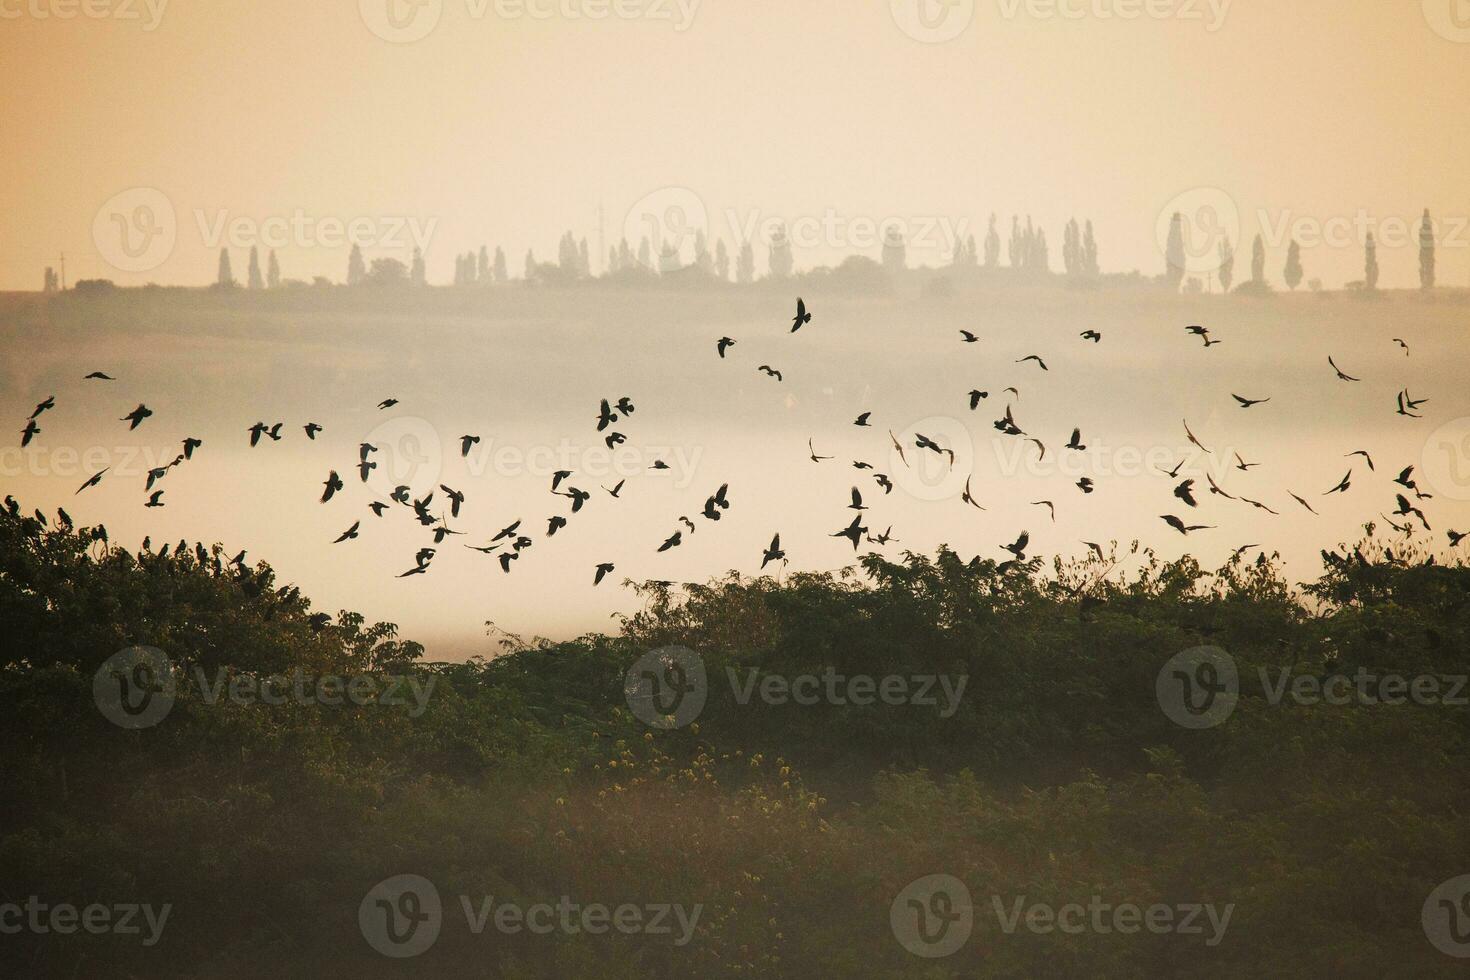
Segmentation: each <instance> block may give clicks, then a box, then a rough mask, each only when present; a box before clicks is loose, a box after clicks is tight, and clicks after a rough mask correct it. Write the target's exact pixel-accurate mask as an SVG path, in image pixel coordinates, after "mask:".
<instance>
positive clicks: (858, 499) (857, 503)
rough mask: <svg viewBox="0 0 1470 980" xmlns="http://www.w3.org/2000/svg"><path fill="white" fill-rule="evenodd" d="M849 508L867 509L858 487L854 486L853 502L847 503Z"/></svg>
mask: <svg viewBox="0 0 1470 980" xmlns="http://www.w3.org/2000/svg"><path fill="white" fill-rule="evenodd" d="M847 507H848V509H849V510H867V509H868V508H866V507H864V506H863V495H862V493H861V492H860V491H859V490H858V488H857V487H853V488H852V503H850V504H848V505H847Z"/></svg>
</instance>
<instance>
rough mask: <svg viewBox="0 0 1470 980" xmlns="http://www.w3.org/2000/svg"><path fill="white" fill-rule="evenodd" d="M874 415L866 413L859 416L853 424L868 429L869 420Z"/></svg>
mask: <svg viewBox="0 0 1470 980" xmlns="http://www.w3.org/2000/svg"><path fill="white" fill-rule="evenodd" d="M872 414H873V413H872V412H864V413H863V414H861V415H859V416H858V417H857V418H856V419H855V420H853V423H852V424H853V425H856V426H860V427H863V428H866V427H867V426H868V419H869V418H870V417H871V416H872Z"/></svg>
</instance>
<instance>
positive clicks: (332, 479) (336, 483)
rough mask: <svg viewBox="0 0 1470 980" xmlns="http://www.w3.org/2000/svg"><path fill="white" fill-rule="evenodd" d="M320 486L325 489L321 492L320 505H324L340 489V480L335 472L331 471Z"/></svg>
mask: <svg viewBox="0 0 1470 980" xmlns="http://www.w3.org/2000/svg"><path fill="white" fill-rule="evenodd" d="M322 486H323V487H325V488H326V489H324V490H323V491H322V503H326V502H327V501H328V500H331V499H332V496H333V495H334V494H335V493H336V492H337V491H338V490H341V489H342V478H341V477H339V476H338V475H337V471H336V470H332V471H331V472H330V473H328V474H327V478H326V480H324V481H323V482H322Z"/></svg>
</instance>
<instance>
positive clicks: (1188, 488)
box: [1174, 480, 1199, 507]
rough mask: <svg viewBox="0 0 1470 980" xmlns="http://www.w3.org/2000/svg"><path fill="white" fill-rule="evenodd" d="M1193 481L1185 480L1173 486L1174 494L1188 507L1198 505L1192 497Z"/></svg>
mask: <svg viewBox="0 0 1470 980" xmlns="http://www.w3.org/2000/svg"><path fill="white" fill-rule="evenodd" d="M1193 491H1194V481H1193V480H1185V481H1184V482H1183V483H1181V484H1179V485H1178V486H1177V487H1175V488H1174V496H1176V497H1178V498H1179V499H1180V500H1182V501H1184V502H1185V503H1186V504H1187V505H1189V506H1190V507H1198V506H1199V502H1198V501H1196V500H1195V499H1194V492H1193Z"/></svg>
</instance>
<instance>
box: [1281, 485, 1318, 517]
mask: <svg viewBox="0 0 1470 980" xmlns="http://www.w3.org/2000/svg"><path fill="white" fill-rule="evenodd" d="M1286 495H1287V496H1288V497H1290V498H1291V499H1292V500H1295V501H1296V502H1297V503H1299V504H1301V505H1302V506H1303V507H1305V508H1306V509H1307V510H1310V511H1312V513H1313V514H1315V513H1317V512H1316V510H1314V509H1313V508H1312V505H1311V504H1309V503H1307V502H1306V501H1305V500H1303V499H1302V498H1301V497H1298V496H1297V495H1296V494H1294V493H1292V492H1291V491H1290V490H1288V491H1286Z"/></svg>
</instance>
